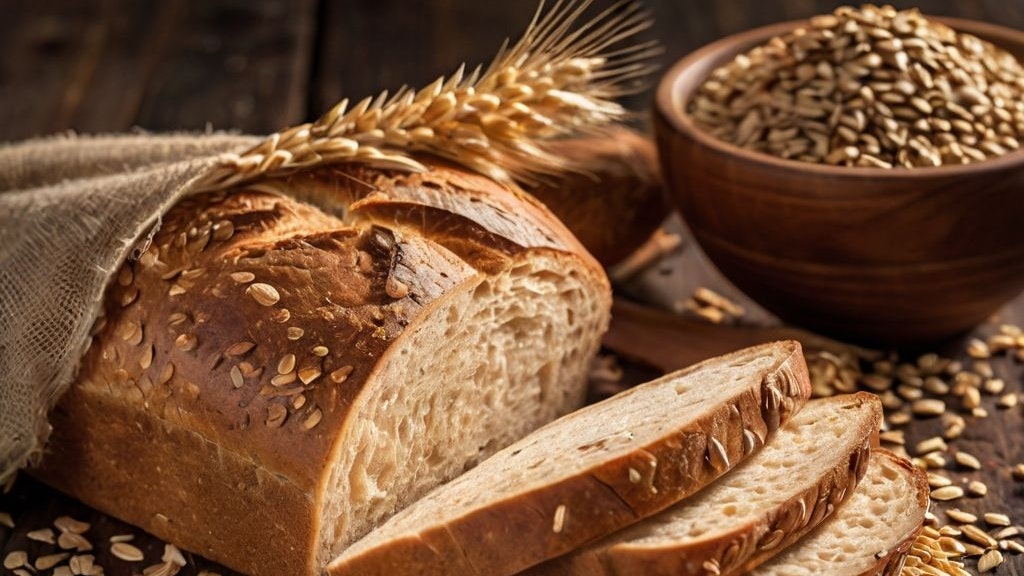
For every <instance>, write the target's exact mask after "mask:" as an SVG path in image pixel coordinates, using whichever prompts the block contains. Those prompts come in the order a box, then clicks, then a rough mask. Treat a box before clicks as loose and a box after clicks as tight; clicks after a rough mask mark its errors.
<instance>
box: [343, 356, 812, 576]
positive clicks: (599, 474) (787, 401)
mask: <svg viewBox="0 0 1024 576" xmlns="http://www.w3.org/2000/svg"><path fill="white" fill-rule="evenodd" d="M776 345H780V346H786V347H788V354H786V356H785V358H784V359H783V360H782V361H780V362H779V363H778V364H777V365H776V366H774V367H772V368H769V369H766V371H765V372H766V373H765V374H764V379H763V381H762V382H761V385H760V386H757V387H753V388H750V389H748V390H746V391H744V392H742V393H740V394H738V395H737V396H736V397H734V398H733V399H732V400H731V401H729V402H727V403H724V404H723V405H721V406H716V407H715V409H714V410H713V411H711V412H710V413H709V414H708V415H707V416H706V417H704V418H701V419H699V420H696V421H693V422H690V423H688V424H687V425H685V426H682V427H680V428H678V429H671V428H669V427H666V430H665V431H664V435H663V436H662V437H661V438H659V439H658V440H657V441H655V442H653V443H651V444H648V445H646V446H643V447H641V448H638V449H636V450H633V451H631V452H630V453H629V454H628V455H625V456H623V457H621V458H618V459H616V460H612V461H609V462H607V463H604V464H602V465H601V467H600V468H599V469H596V470H594V471H593V472H589V471H583V472H580V473H577V474H574V475H572V476H569V477H567V478H565V479H562V480H559V481H556V482H552V483H551V484H547V485H545V486H543V487H541V488H538V489H535V490H532V491H529V492H524V493H520V494H517V495H515V496H514V497H511V498H507V499H505V500H501V501H496V502H493V503H490V504H488V506H487V507H486V508H477V509H475V510H473V511H472V512H470V513H467V514H466V515H465V516H462V517H458V518H454V519H452V520H451V521H449V522H447V523H445V524H439V525H434V526H430V527H425V528H424V529H423V530H422V531H420V532H419V534H418V535H417V536H416V537H410V538H404V539H395V540H392V541H390V542H389V543H388V545H387V549H386V552H385V551H381V550H372V551H369V552H367V553H365V554H362V555H360V556H358V557H356V558H344V561H341V560H339V561H336V562H334V563H332V564H331V565H329V567H328V571H329V572H330V573H331V574H332V575H334V576H342V575H345V576H348V575H355V574H358V575H360V576H376V575H380V576H384V575H391V576H394V575H400V574H410V575H412V574H439V575H440V574H445V575H463V574H481V575H484V574H486V575H496V576H497V575H500V574H514V573H517V572H519V571H521V570H524V569H526V568H529V567H530V566H531V565H533V564H536V563H537V562H539V561H542V560H545V559H548V558H552V557H555V556H558V555H560V554H563V553H565V552H568V551H570V550H573V549H575V548H577V547H578V546H580V545H582V544H583V543H586V542H588V541H590V540H592V539H594V538H598V537H601V536H604V535H607V534H610V533H612V532H614V531H616V530H618V529H620V528H623V527H625V526H627V525H630V524H633V523H634V522H636V521H638V520H640V519H642V518H645V517H648V516H650V515H652V514H654V513H656V512H658V511H660V510H663V509H664V508H666V507H668V506H670V505H672V504H674V503H675V502H678V501H679V500H681V499H682V498H685V497H686V496H688V495H690V494H692V493H694V492H696V491H697V490H699V489H700V488H701V487H703V486H706V485H707V484H708V483H710V482H711V481H712V480H714V479H715V478H717V477H719V476H720V475H722V474H723V473H725V472H726V471H727V470H728V469H730V467H731V466H732V465H735V464H736V463H738V462H740V461H742V460H743V459H744V458H745V457H746V456H748V455H749V454H750V453H751V452H752V451H753V449H754V448H755V447H754V446H750V445H749V444H747V443H746V442H745V441H744V436H745V434H744V430H749V431H750V432H751V433H752V434H753V435H755V436H756V437H757V438H758V439H759V441H760V442H763V441H764V439H765V438H767V437H768V436H769V435H770V434H772V433H774V432H775V430H777V429H778V428H779V426H780V425H782V424H784V423H785V422H786V421H787V420H788V419H789V417H790V416H791V415H793V414H795V412H796V411H797V410H799V408H800V407H801V406H802V405H803V403H804V402H805V401H806V400H807V398H808V397H809V396H810V384H809V380H808V376H807V366H806V364H805V362H804V359H803V355H802V353H801V350H800V345H799V344H798V343H796V342H786V343H781V344H776ZM743 352H746V351H743ZM729 358H730V356H726V357H724V358H718V359H712V360H711V361H709V362H724V361H728V360H729ZM703 364H704V363H701V364H698V365H696V366H694V367H691V368H690V369H687V370H686V372H689V371H696V370H700V369H701V367H702V365H703ZM631 393H632V392H626V393H624V394H626V395H628V394H631ZM623 398H624V397H620V398H616V399H613V400H616V401H621V400H622V399H623ZM570 417H571V416H570ZM716 444H717V446H719V447H720V448H721V450H720V451H718V450H716V448H715V446H714V445H716ZM562 456H563V455H561V454H552V457H554V458H559V457H562ZM566 465H567V466H572V465H573V464H572V461H571V459H568V460H566ZM631 470H632V471H633V472H632V473H631ZM636 472H639V478H640V481H636ZM563 506H564V510H568V511H572V512H571V513H567V514H565V515H564V516H563V517H562V518H560V519H557V518H551V519H547V517H548V516H549V515H550V514H549V513H548V512H547V511H551V510H558V509H559V508H562V507H563ZM538 515H541V516H542V518H544V519H545V520H544V522H542V523H541V524H538V521H537V516H538ZM541 525H543V530H542V532H543V533H538V532H539V530H540V529H539V528H538V527H539V526H541ZM556 526H557V529H556V528H555V527H556Z"/></svg>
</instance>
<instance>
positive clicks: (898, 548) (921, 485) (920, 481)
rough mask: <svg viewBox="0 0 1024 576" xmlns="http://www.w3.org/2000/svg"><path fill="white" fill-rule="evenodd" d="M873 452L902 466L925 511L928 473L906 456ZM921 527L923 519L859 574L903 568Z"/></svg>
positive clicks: (886, 574) (882, 575)
mask: <svg viewBox="0 0 1024 576" xmlns="http://www.w3.org/2000/svg"><path fill="white" fill-rule="evenodd" d="M874 453H875V454H878V455H881V456H884V457H886V458H887V459H889V461H890V462H892V463H893V464H895V465H896V466H897V467H898V468H902V469H903V470H904V471H905V472H906V473H907V475H908V476H910V478H911V479H912V482H913V484H914V488H915V490H916V491H917V504H918V506H919V507H920V509H921V510H922V511H927V510H928V505H929V501H930V498H929V494H930V493H931V490H930V488H929V487H928V475H927V474H926V473H925V472H924V470H921V469H920V468H918V467H917V466H914V465H913V464H912V463H911V462H910V461H909V460H907V459H906V458H901V457H899V456H897V455H896V454H893V453H892V452H890V451H888V450H885V449H881V448H876V449H875V450H874ZM923 529H924V521H923V520H922V522H921V524H919V525H918V526H917V527H916V528H914V529H913V530H911V531H910V533H909V534H907V535H905V536H904V537H903V539H902V540H900V541H899V543H897V544H896V545H895V546H893V547H892V548H891V549H890V550H889V551H888V553H886V554H885V555H884V556H882V557H880V558H878V561H877V562H876V563H875V565H874V566H872V567H871V568H869V569H868V570H865V571H864V572H861V573H860V574H859V576H897V575H898V574H899V573H900V572H901V571H902V570H903V564H904V563H905V562H906V560H907V553H908V552H910V549H911V547H913V545H914V541H916V540H917V537H918V535H920V534H921V530H923Z"/></svg>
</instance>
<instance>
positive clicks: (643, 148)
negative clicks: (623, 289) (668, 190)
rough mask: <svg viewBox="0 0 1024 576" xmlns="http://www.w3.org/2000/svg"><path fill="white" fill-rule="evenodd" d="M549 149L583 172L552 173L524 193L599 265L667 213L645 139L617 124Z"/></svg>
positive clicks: (628, 248) (632, 245)
mask: <svg viewBox="0 0 1024 576" xmlns="http://www.w3.org/2000/svg"><path fill="white" fill-rule="evenodd" d="M549 148H550V150H551V152H552V153H554V154H555V155H557V156H562V157H564V158H566V159H567V160H568V161H569V162H572V163H573V164H575V165H578V166H582V167H584V169H585V171H581V172H569V173H567V174H564V175H559V176H553V177H551V178H549V179H547V180H545V181H542V182H539V183H537V184H535V185H533V186H529V187H528V188H527V191H529V192H530V193H531V194H533V195H534V196H536V197H537V199H538V200H540V201H541V202H543V203H544V204H545V205H546V206H547V207H548V208H550V209H551V211H552V212H554V213H555V215H556V216H558V218H559V219H561V220H562V222H564V223H565V225H566V226H568V227H569V229H570V230H572V231H573V233H574V234H576V237H577V238H579V239H580V242H582V243H583V245H584V246H585V247H586V248H587V250H589V251H590V253H591V254H593V255H594V257H595V258H597V260H598V261H599V262H601V264H603V265H605V266H611V265H613V264H616V263H618V262H619V261H621V260H622V259H624V258H625V257H626V256H628V255H630V254H632V253H633V251H635V250H636V249H637V248H639V247H640V245H641V244H643V243H644V241H645V240H647V239H648V238H649V237H650V236H651V234H652V233H653V232H654V230H655V229H656V228H657V227H658V225H659V224H661V223H662V222H663V221H664V220H665V218H667V217H668V215H669V213H670V209H669V208H668V204H667V203H666V201H665V195H664V192H663V190H662V182H661V177H660V174H659V170H658V154H657V151H656V150H655V147H654V143H653V142H652V141H651V139H650V138H649V137H647V136H644V135H642V134H638V133H637V132H634V131H632V130H630V129H628V128H623V127H618V128H614V129H612V130H609V131H608V132H607V133H602V134H598V135H595V136H585V137H580V138H571V139H566V140H560V141H556V142H553V143H552V144H551V145H550V146H549Z"/></svg>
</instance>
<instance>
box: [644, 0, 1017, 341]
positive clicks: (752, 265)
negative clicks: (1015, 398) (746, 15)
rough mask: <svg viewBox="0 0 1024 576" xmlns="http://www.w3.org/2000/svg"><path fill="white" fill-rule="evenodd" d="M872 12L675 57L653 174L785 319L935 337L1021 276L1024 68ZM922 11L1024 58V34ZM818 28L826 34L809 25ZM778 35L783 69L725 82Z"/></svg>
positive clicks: (997, 300)
mask: <svg viewBox="0 0 1024 576" xmlns="http://www.w3.org/2000/svg"><path fill="white" fill-rule="evenodd" d="M867 10H870V9H867ZM876 10H878V11H879V12H882V17H883V19H887V21H885V22H882V23H881V24H878V25H873V24H870V23H868V22H864V21H861V20H864V18H865V17H864V14H865V10H852V9H846V11H845V12H844V11H843V9H841V10H839V11H837V13H836V14H835V15H832V16H827V17H823V18H818V19H815V20H814V21H813V22H812V23H809V22H789V23H783V24H778V25H775V26H769V27H766V28H761V29H757V30H753V31H750V32H746V33H743V34H739V35H736V36H731V37H728V38H726V39H723V40H720V41H718V42H715V43H713V44H711V45H709V46H707V47H705V48H703V49H701V50H698V51H697V52H694V53H693V54H691V55H690V56H687V57H686V58H684V59H683V60H681V61H680V62H679V63H677V64H676V65H675V66H674V67H673V68H672V69H671V70H670V71H669V72H668V73H667V74H666V75H665V77H664V78H663V80H662V82H661V84H660V86H659V89H658V94H657V102H656V111H655V124H656V131H657V136H658V145H659V150H660V153H661V161H662V170H663V175H664V178H665V180H666V184H667V187H668V190H669V193H670V196H671V197H672V198H673V200H674V201H675V203H676V205H677V207H678V208H679V209H680V211H681V212H682V213H683V215H684V217H685V218H686V220H687V223H688V224H689V226H690V228H691V229H692V230H693V233H694V236H695V237H696V238H697V240H698V242H699V243H700V245H701V247H702V248H703V249H704V250H705V251H706V252H707V254H708V255H709V256H710V257H711V259H712V261H713V262H714V263H715V264H716V265H717V266H718V268H719V269H721V270H722V272H723V273H725V275H726V276H727V277H728V278H729V279H730V280H732V281H733V282H734V283H735V284H736V285H737V286H739V287H740V288H741V289H742V290H744V291H745V292H747V293H748V294H749V295H750V296H751V297H753V298H754V299H755V300H757V301H758V302H759V303H761V304H763V305H764V306H765V307H766V308H768V309H769V310H771V311H772V312H775V313H776V314H778V315H779V316H780V317H782V318H783V319H785V320H787V321H790V322H793V323H797V324H802V325H805V326H809V327H811V328H814V329H817V330H820V331H823V332H828V333H831V334H837V335H842V336H845V337H848V338H856V339H860V340H870V341H875V342H886V343H897V344H901V343H919V342H927V341H935V340H940V339H943V338H946V337H949V336H951V335H954V334H956V333H958V332H961V331H964V330H966V329H968V328H970V327H972V326H974V325H976V324H977V323H979V322H981V321H982V320H984V319H985V318H986V317H987V316H988V315H989V314H990V313H991V312H992V311H994V310H996V309H997V308H998V307H999V306H1001V305H1002V304H1004V303H1005V302H1006V301H1008V300H1009V299H1011V298H1013V297H1014V296H1016V295H1017V294H1018V293H1019V292H1020V291H1021V289H1022V288H1024V242H1021V241H1020V240H1021V232H1020V230H1021V226H1020V223H1021V222H1022V220H1024V193H1022V192H1024V152H1022V151H1020V150H1019V144H1018V142H1019V140H1018V137H1019V135H1020V134H1021V133H1022V130H1021V129H1022V128H1024V112H1021V111H1020V99H1019V98H1016V99H1014V98H1012V96H1013V95H1018V96H1019V94H1020V89H1021V86H1024V80H1021V78H1020V77H1019V75H1018V74H1017V72H1016V70H1015V69H1014V68H1013V67H1012V65H1011V63H1010V62H1009V61H1004V60H1003V58H1004V57H1003V56H998V57H989V60H993V62H994V63H993V65H992V66H989V69H978V68H977V67H975V68H970V67H971V66H975V65H976V63H977V61H981V62H982V64H981V65H982V66H983V67H984V66H986V63H985V58H984V57H982V56H978V55H977V54H973V53H969V51H970V50H977V49H979V46H983V44H980V43H975V41H973V40H969V41H965V42H963V43H962V44H961V45H959V47H958V48H957V50H956V51H954V50H951V49H950V46H951V45H952V42H954V40H947V43H946V44H945V45H943V41H942V40H941V39H940V38H928V39H927V40H926V41H925V42H924V44H923V45H921V44H920V43H916V42H914V41H913V38H912V37H913V36H914V35H915V34H917V33H918V32H920V31H919V30H918V29H917V26H919V25H920V24H918V23H916V21H914V22H915V25H914V26H913V27H911V28H909V29H908V30H909V32H906V33H904V32H900V31H899V30H900V29H903V28H901V27H902V26H903V25H902V24H900V25H898V26H897V24H896V21H897V18H896V17H894V15H895V14H896V13H895V11H892V12H887V11H888V10H889V9H886V8H883V9H876ZM868 18H870V16H869V17H868ZM901 18H904V17H901ZM918 18H920V17H918ZM858 19H859V20H858ZM928 20H929V21H931V22H935V23H938V24H939V25H940V26H941V25H946V26H949V27H951V28H952V29H953V30H956V31H957V32H963V33H967V34H970V35H973V36H976V37H978V38H981V39H982V40H985V41H989V42H991V43H992V44H994V45H995V46H997V47H999V48H1001V49H1004V50H1006V51H1007V52H1008V53H1010V54H1013V55H1014V56H1016V57H1017V58H1018V59H1019V58H1020V57H1021V55H1022V54H1024V34H1022V33H1020V32H1017V31H1014V30H1009V29H1005V28H1001V27H998V26H994V25H990V24H983V23H979V22H972V21H967V20H956V19H945V18H935V19H932V18H928ZM851 21H854V22H855V23H856V28H857V29H856V30H855V31H853V32H851V31H850V29H852V28H853V25H852V24H850V22H851ZM816 26H817V27H818V28H816ZM847 27H849V28H847ZM801 28H803V29H804V31H803V32H800V31H799V30H798V29H801ZM819 28H822V29H825V30H827V33H826V34H824V35H822V37H814V33H813V30H819ZM937 28H939V27H937ZM908 34H909V35H910V36H908ZM786 35H789V36H788V37H787V38H788V39H789V40H790V42H799V43H801V44H800V46H801V49H799V50H795V52H794V51H793V50H792V49H791V47H790V53H789V54H788V55H786V54H783V55H782V56H781V58H790V61H789V62H784V64H786V65H787V66H788V68H787V70H788V71H790V72H791V74H790V75H789V76H788V77H786V78H784V79H783V81H780V82H779V83H778V85H777V86H772V87H767V86H768V84H765V86H766V88H765V89H764V90H762V92H761V93H760V94H756V93H754V94H751V95H744V94H740V95H739V96H736V95H735V94H730V93H729V91H728V90H726V89H725V88H723V87H722V86H721V83H722V81H723V80H724V81H729V80H730V79H731V80H736V79H738V78H740V77H741V76H744V74H740V71H737V70H736V67H737V66H738V67H740V68H743V67H747V68H748V70H746V74H745V76H746V77H747V79H748V81H752V82H755V83H756V80H751V79H753V78H756V74H755V72H756V71H750V70H749V69H750V68H754V67H755V66H756V65H757V64H758V62H757V61H756V59H755V60H753V61H752V60H751V56H750V52H749V51H750V50H751V49H752V48H755V47H758V46H764V45H766V44H769V45H770V46H772V47H771V48H770V50H774V51H775V53H774V54H776V57H779V56H777V55H778V54H779V53H785V52H786V48H785V47H783V46H778V44H779V43H780V42H783V43H784V42H785V41H784V40H783V39H780V37H786ZM819 35H820V30H819ZM940 37H941V34H940ZM837 38H838V39H839V40H836V39H837ZM773 39H774V40H773ZM894 39H898V40H899V42H894ZM832 41H835V42H837V45H836V46H832V45H830V44H829V42H832ZM908 41H909V43H908ZM955 41H956V42H961V40H960V39H956V40H955ZM844 43H845V44H844ZM894 46H895V47H896V48H898V49H897V50H894V49H893V48H894ZM939 48H942V49H943V50H946V51H947V52H948V53H949V54H947V58H946V60H944V61H943V60H940V59H937V58H936V57H935V56H934V52H936V51H938V50H939ZM766 50H768V49H766ZM794 53H795V55H794ZM899 54H903V56H899ZM972 54H973V56H972ZM739 55H744V56H741V57H740V58H739V59H738V61H737V56H739ZM755 56H756V54H755ZM986 57H988V56H987V55H986ZM972 58H973V60H972ZM958 60H961V61H962V60H967V61H969V62H968V63H967V65H966V66H965V65H964V64H963V63H962V62H961V63H958ZM737 62H738V63H737ZM811 62H814V65H813V66H811V67H801V64H802V63H811ZM972 62H973V64H972ZM730 63H731V65H732V66H733V69H732V70H731V71H729V69H726V72H715V71H716V70H718V69H719V68H721V67H723V66H727V65H730ZM1018 67H1019V65H1018ZM964 68H968V71H966V72H962V71H961V72H957V70H958V69H964ZM991 68H995V70H994V71H993V70H992V69H991ZM812 72H813V76H812V75H811V74H812ZM971 74H974V76H978V77H979V78H981V80H980V81H979V80H978V78H974V77H972V76H971ZM993 75H995V76H993ZM926 76H927V77H926ZM830 77H831V78H830ZM709 79H710V82H709ZM997 81H998V82H997ZM716 82H717V85H716ZM829 82H831V83H832V87H831V88H828V87H827V85H828V83H829ZM929 82H930V85H931V86H932V89H928V88H927V87H925V88H924V89H921V86H926V85H927V84H928V83H929ZM979 82H981V84H980V86H981V88H979ZM985 82H987V83H988V84H985ZM996 83H1001V84H1002V86H1000V87H995V86H994V85H995V84H996ZM709 84H710V85H709ZM946 84H949V94H946V95H944V89H945V87H946ZM773 87H774V88H777V89H778V90H779V91H780V92H779V93H773V92H772V88H773ZM911 87H914V88H915V90H918V91H919V92H920V93H907V92H908V90H910V88H911ZM981 89H984V90H987V92H984V91H983V90H981ZM972 90H973V91H972ZM979 91H982V92H983V93H982V94H981V96H982V97H984V98H988V102H989V106H988V107H987V109H985V106H984V100H979V99H978V94H976V92H979ZM787 94H789V95H791V97H792V98H791V100H790V101H788V102H787V103H788V104H789V108H788V109H785V110H783V109H781V108H780V106H779V104H778V103H779V102H785V101H786V99H787V96H786V95H787ZM964 94H967V95H968V96H972V97H974V98H975V100H976V102H975V103H974V104H970V103H969V102H968V101H967V99H968V96H964ZM716 98H717V100H716ZM829 98H832V100H829ZM996 98H1001V101H998V102H994V100H995V99H996ZM858 99H859V102H858ZM858 105H862V107H863V111H862V113H861V114H857V113H856V108H857V106H858ZM698 107H699V108H698ZM837 109H839V112H836V110H837ZM761 110H768V111H769V112H768V113H762V112H760V111H761ZM997 110H998V111H997ZM754 111H758V112H757V113H752V112H754ZM958 114H959V115H958ZM964 114H967V115H971V121H968V119H967V118H966V117H965V116H964ZM1007 115H1008V116H1007ZM968 125H969V126H968ZM822 128H823V129H822ZM947 128H948V129H947ZM968 128H970V129H971V130H972V131H973V132H972V133H968V132H967V129H968ZM1015 145H1017V147H1016V148H1015V147H1014V146H1015ZM908 166H909V167H908Z"/></svg>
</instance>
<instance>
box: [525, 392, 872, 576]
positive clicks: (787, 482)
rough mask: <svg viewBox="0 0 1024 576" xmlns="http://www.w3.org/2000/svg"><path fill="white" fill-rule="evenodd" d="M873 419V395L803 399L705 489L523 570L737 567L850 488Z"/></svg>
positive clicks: (587, 575) (806, 524)
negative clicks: (773, 431) (776, 427)
mask: <svg viewBox="0 0 1024 576" xmlns="http://www.w3.org/2000/svg"><path fill="white" fill-rule="evenodd" d="M881 421H882V403H881V401H880V400H879V399H878V397H877V396H875V395H874V394H868V393H866V392H861V393H858V394H853V395H849V396H835V397H832V398H827V399H822V400H814V401H811V402H809V403H808V404H807V406H805V407H804V408H803V409H802V410H801V411H800V413H799V414H797V415H796V416H795V417H793V419H792V420H791V421H790V422H789V424H786V426H785V427H784V428H782V429H781V430H779V432H778V434H776V435H775V437H774V438H772V439H771V440H770V441H769V442H768V443H767V444H766V445H765V446H764V448H762V449H761V450H759V451H758V452H756V453H755V454H754V455H752V456H751V457H750V458H749V459H747V461H746V462H744V463H743V464H741V465H739V466H737V467H736V469H734V470H733V471H731V472H729V473H728V474H727V475H726V476H725V477H724V478H722V479H720V480H718V481H717V482H715V483H714V484H712V485H711V486H709V487H707V488H705V489H704V490H701V491H700V492H698V493H697V494H694V495H693V496H691V497H690V498H687V499H686V500H683V501H682V502H680V503H678V504H676V505H675V506H672V507H671V508H669V509H667V510H665V511H663V512H661V513H660V514H657V515H655V516H652V517H650V518H648V519H647V520H644V521H643V522H640V523H637V524H634V525H633V526H630V527H629V528H626V529H625V530H622V531H620V532H617V533H615V534H613V535H611V536H609V537H607V538H605V539H603V540H599V541H598V542H595V543H594V544H591V545H589V546H586V547H584V548H582V549H580V550H577V551H574V552H571V553H569V554H567V555H565V556H563V557H561V558H557V559H555V560H552V561H550V562H546V563H544V564H542V565H540V566H537V567H535V568H533V569H531V570H529V571H528V572H527V574H529V575H530V576H540V575H552V576H555V575H563V576H564V575H573V576H627V575H629V576H633V575H637V576H641V575H648V576H658V575H664V576H685V575H695V576H698V575H699V576H705V575H707V574H742V573H744V572H746V571H748V570H750V569H751V568H753V567H754V566H756V565H758V564H760V563H761V562H763V561H764V560H765V559H767V558H769V557H770V556H772V555H773V554H775V553H776V552H778V551H779V550H781V549H783V548H785V547H786V546H788V545H789V544H791V543H793V542H795V541H796V540H798V539H799V538H800V537H801V536H803V535H804V534H805V533H807V532H808V531H810V530H811V529H812V528H814V527H815V526H817V525H818V524H819V523H820V522H821V521H822V520H823V519H824V518H825V517H826V516H827V515H829V514H831V513H832V510H833V509H834V508H835V507H836V506H838V505H839V504H840V503H841V502H842V501H843V499H844V498H846V496H847V494H852V493H853V490H854V488H856V486H857V482H858V481H859V480H860V478H861V477H862V476H863V475H864V471H865V470H866V468H867V463H868V456H869V455H870V448H871V445H872V444H877V436H878V428H879V425H880V424H881Z"/></svg>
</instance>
